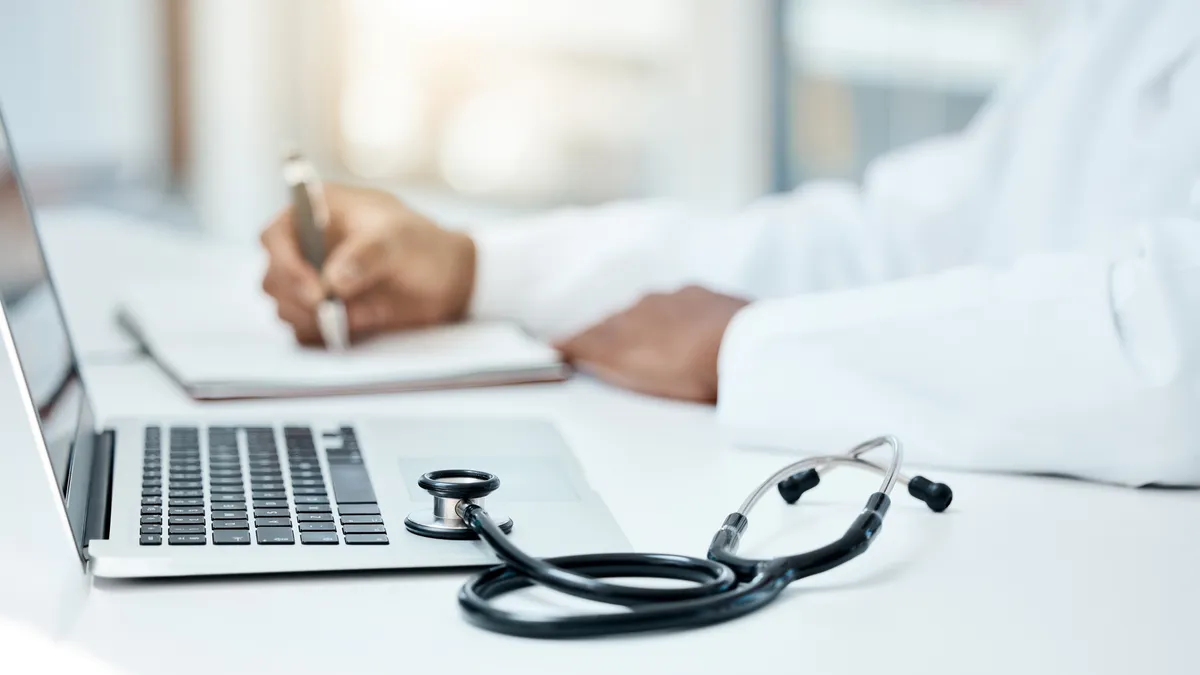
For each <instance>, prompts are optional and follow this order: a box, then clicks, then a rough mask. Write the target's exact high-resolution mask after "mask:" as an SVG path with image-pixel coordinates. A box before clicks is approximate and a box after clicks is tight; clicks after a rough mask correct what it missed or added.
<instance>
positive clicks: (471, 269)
mask: <svg viewBox="0 0 1200 675" xmlns="http://www.w3.org/2000/svg"><path fill="white" fill-rule="evenodd" d="M450 244H451V251H452V254H451V259H452V260H453V261H454V263H453V265H452V266H453V268H454V272H452V273H451V275H450V276H451V283H452V287H451V289H450V298H451V299H450V314H451V320H453V321H458V320H461V319H463V318H465V317H466V315H467V309H468V308H469V307H470V306H471V296H472V295H474V293H475V264H476V257H477V255H478V253H477V251H476V246H475V240H474V239H472V238H471V236H470V235H468V234H466V233H463V232H451V233H450Z"/></svg>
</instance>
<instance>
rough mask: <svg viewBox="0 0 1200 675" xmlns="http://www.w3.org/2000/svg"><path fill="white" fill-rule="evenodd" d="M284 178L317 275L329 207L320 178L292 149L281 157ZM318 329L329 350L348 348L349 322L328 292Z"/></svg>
mask: <svg viewBox="0 0 1200 675" xmlns="http://www.w3.org/2000/svg"><path fill="white" fill-rule="evenodd" d="M283 179H284V181H285V182H286V183H287V185H288V190H289V192H290V193H291V200H292V217H293V219H294V222H295V226H296V238H297V240H298V242H299V244H300V252H301V253H302V254H303V255H304V259H305V260H307V261H308V263H309V264H310V265H312V266H313V269H315V270H316V271H317V273H318V274H320V273H321V271H322V269H323V268H324V266H325V230H326V228H327V227H328V226H329V207H328V205H327V203H326V201H325V191H324V190H323V189H322V187H321V179H320V177H319V176H318V175H317V171H316V169H315V168H314V167H313V165H312V163H311V162H309V161H308V160H307V159H305V158H304V157H303V156H302V155H301V154H300V153H299V152H295V151H293V152H290V153H288V155H287V158H286V159H285V160H284V163H283ZM317 329H318V330H320V332H321V339H322V340H323V341H324V342H325V346H326V347H327V348H328V349H331V350H335V351H341V350H343V349H346V348H347V347H349V345H350V334H349V333H350V331H349V322H348V321H347V317H346V306H345V305H344V304H343V303H342V301H341V300H339V299H337V298H335V297H332V296H329V295H327V296H326V298H325V299H324V300H322V301H321V303H320V304H318V305H317Z"/></svg>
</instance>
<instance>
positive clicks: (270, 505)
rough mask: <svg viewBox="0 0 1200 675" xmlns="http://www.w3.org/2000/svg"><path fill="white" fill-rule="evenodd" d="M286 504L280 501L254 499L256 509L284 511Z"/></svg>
mask: <svg viewBox="0 0 1200 675" xmlns="http://www.w3.org/2000/svg"><path fill="white" fill-rule="evenodd" d="M287 506H288V503H287V502H286V501H285V500H282V499H256V500H255V501H254V508H256V509H286V508H287Z"/></svg>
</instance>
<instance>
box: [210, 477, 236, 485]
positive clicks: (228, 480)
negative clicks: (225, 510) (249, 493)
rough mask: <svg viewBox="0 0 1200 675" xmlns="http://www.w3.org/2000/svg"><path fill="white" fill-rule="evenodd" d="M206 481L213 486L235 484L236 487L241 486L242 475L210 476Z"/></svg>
mask: <svg viewBox="0 0 1200 675" xmlns="http://www.w3.org/2000/svg"><path fill="white" fill-rule="evenodd" d="M208 482H209V484H210V485H214V486H215V485H237V486H238V487H241V485H242V477H241V476H237V477H233V476H230V477H224V476H213V477H212V478H210V479H209V481H208Z"/></svg>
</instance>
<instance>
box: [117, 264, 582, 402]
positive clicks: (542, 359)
mask: <svg viewBox="0 0 1200 675" xmlns="http://www.w3.org/2000/svg"><path fill="white" fill-rule="evenodd" d="M214 290H215V289H207V290H203V291H200V292H198V291H197V289H196V288H195V287H194V286H191V287H189V288H188V289H187V290H186V292H185V293H184V294H183V295H180V292H181V291H184V289H178V288H170V287H163V286H158V287H156V288H152V289H139V290H136V291H132V292H129V293H127V295H126V300H125V301H124V302H123V303H122V313H123V315H124V316H125V318H126V321H127V322H128V323H129V324H131V325H132V326H133V327H134V329H135V331H136V332H137V333H138V334H139V337H140V339H142V341H143V342H144V343H145V344H146V346H147V348H148V349H149V351H150V352H151V353H152V354H153V355H154V357H155V358H156V359H157V360H159V361H160V362H161V363H162V364H163V365H164V366H165V367H166V368H167V369H168V370H170V371H171V372H172V373H173V374H174V375H175V376H176V377H177V378H178V379H180V380H181V381H182V383H183V384H184V385H185V386H195V385H206V384H207V385H212V384H220V385H234V386H236V385H238V384H244V385H246V386H249V387H260V386H274V387H295V388H298V389H303V388H311V387H354V386H376V385H381V384H389V383H404V382H407V381H438V380H453V379H456V378H462V377H466V376H470V375H473V374H480V373H496V372H510V371H511V372H514V373H518V372H521V371H524V370H529V369H537V368H545V367H548V366H553V365H555V364H557V363H559V355H558V353H557V352H556V351H555V350H553V349H552V348H550V347H549V346H548V345H546V344H544V343H541V342H539V341H537V340H534V339H533V338H531V337H529V336H528V335H527V334H526V333H525V332H524V331H522V330H521V329H520V328H519V327H518V326H516V325H515V324H512V323H507V322H468V323H462V324H454V325H449V326H437V327H431V328H423V329H419V330H412V331H403V332H399V333H394V334H389V335H385V336H380V337H376V338H373V339H371V340H369V341H367V342H364V343H362V344H358V345H355V346H354V347H352V348H351V349H349V350H347V351H345V352H331V351H328V350H325V349H324V348H321V347H305V346H302V345H300V344H298V343H297V342H296V340H295V338H294V336H293V335H292V332H291V329H290V328H289V327H288V326H287V325H286V324H284V323H283V322H281V321H279V320H278V319H277V318H276V316H275V311H274V306H273V305H272V303H271V302H270V301H269V300H268V299H267V298H266V297H265V296H262V295H261V294H258V293H253V294H252V293H240V294H233V295H226V294H223V293H217V292H214ZM183 298H186V299H183Z"/></svg>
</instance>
